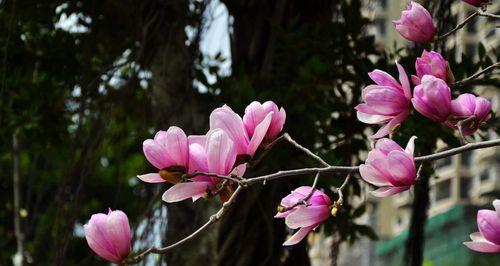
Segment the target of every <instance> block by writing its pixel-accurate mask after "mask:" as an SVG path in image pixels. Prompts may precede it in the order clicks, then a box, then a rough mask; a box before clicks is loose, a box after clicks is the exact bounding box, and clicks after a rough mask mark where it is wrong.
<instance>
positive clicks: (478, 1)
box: [462, 0, 490, 7]
mask: <svg viewBox="0 0 500 266" xmlns="http://www.w3.org/2000/svg"><path fill="white" fill-rule="evenodd" d="M462 1H464V2H466V3H467V4H469V5H473V6H476V7H480V6H482V5H484V4H486V3H488V2H489V1H490V0H462Z"/></svg>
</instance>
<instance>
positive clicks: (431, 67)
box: [411, 50, 453, 86]
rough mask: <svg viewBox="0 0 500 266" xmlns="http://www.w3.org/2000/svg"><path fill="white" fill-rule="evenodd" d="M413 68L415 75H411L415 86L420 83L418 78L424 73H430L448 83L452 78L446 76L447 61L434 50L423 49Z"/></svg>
mask: <svg viewBox="0 0 500 266" xmlns="http://www.w3.org/2000/svg"><path fill="white" fill-rule="evenodd" d="M415 69H416V71H417V75H416V76H415V75H413V76H412V77H411V78H412V81H413V85H415V86H417V85H419V84H420V79H421V78H422V77H423V76H424V75H432V76H434V77H436V78H439V79H442V80H444V81H447V82H448V83H450V81H451V80H453V77H448V62H446V60H444V58H443V57H442V56H441V54H439V53H436V52H434V51H430V52H427V51H426V50H424V52H423V53H422V56H421V57H419V58H417V60H416V61H415ZM451 82H452V81H451Z"/></svg>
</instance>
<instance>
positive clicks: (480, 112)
mask: <svg viewBox="0 0 500 266" xmlns="http://www.w3.org/2000/svg"><path fill="white" fill-rule="evenodd" d="M490 112H491V102H490V101H488V100H486V99H485V98H483V97H476V109H475V110H474V114H475V115H476V117H477V118H478V119H479V120H481V121H485V120H488V119H487V118H486V117H487V116H488V114H489V113H490Z"/></svg>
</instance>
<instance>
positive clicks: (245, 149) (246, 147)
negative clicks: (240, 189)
mask: <svg viewBox="0 0 500 266" xmlns="http://www.w3.org/2000/svg"><path fill="white" fill-rule="evenodd" d="M272 118H273V113H268V114H266V116H265V117H264V119H263V120H262V121H261V122H260V123H259V124H258V125H257V126H256V127H255V130H254V131H253V134H252V137H251V138H250V137H249V135H248V133H247V131H246V129H245V126H244V124H243V120H242V119H241V117H240V116H239V115H238V114H237V113H235V112H234V111H233V110H232V109H231V108H229V106H227V105H224V106H223V107H220V108H217V109H215V110H214V111H212V113H211V114H210V129H211V130H212V129H216V128H220V129H222V130H224V131H225V132H226V133H227V134H228V135H229V138H231V140H232V141H233V143H234V147H235V149H236V154H237V155H238V156H239V158H238V162H246V161H249V160H250V159H251V158H252V157H253V155H254V154H255V151H257V148H258V147H259V146H260V144H261V143H262V141H263V140H264V137H265V136H266V133H267V131H268V129H269V127H270V125H271V121H272Z"/></svg>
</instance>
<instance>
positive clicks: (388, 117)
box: [355, 1, 491, 139]
mask: <svg viewBox="0 0 500 266" xmlns="http://www.w3.org/2000/svg"><path fill="white" fill-rule="evenodd" d="M467 2H468V3H470V4H473V5H476V6H480V5H482V4H485V3H486V2H487V1H467ZM394 25H395V28H396V30H397V31H398V32H399V33H400V34H401V35H402V36H403V37H405V38H406V39H408V40H410V41H413V42H416V43H422V42H429V41H431V40H432V39H434V37H435V36H436V28H435V27H434V23H433V21H432V17H431V15H430V14H429V12H428V11H427V10H426V9H425V8H424V7H422V6H421V5H419V4H418V3H415V2H411V3H410V4H409V5H408V10H405V11H403V13H402V15H401V18H400V19H399V20H395V21H394ZM396 66H397V68H398V72H399V82H398V81H397V80H396V79H395V78H393V77H392V76H391V75H389V74H388V73H386V72H384V71H382V70H378V69H377V70H375V71H372V72H370V73H368V75H369V77H370V78H371V79H372V80H373V81H374V82H375V85H369V86H367V87H365V88H364V89H363V92H362V96H361V97H362V99H363V101H364V103H362V104H359V105H358V106H356V107H355V109H356V110H357V117H358V119H359V120H360V121H361V122H364V123H367V124H379V125H383V126H382V127H381V128H380V129H379V130H378V131H377V132H376V133H375V134H374V135H373V136H372V137H371V138H374V139H378V138H382V137H384V136H386V135H388V134H389V133H391V132H392V131H393V130H394V129H395V128H396V127H397V126H398V125H400V124H401V123H403V121H404V120H405V119H406V118H407V117H408V116H409V115H410V106H411V105H413V107H414V108H415V110H416V111H417V112H419V113H420V114H422V115H424V116H426V117H427V118H430V119H432V120H434V121H437V122H440V123H443V124H445V125H446V126H448V127H450V128H453V129H458V130H459V131H460V133H461V134H462V135H463V136H468V135H471V134H473V133H474V132H475V131H476V130H477V129H478V128H479V127H480V126H481V125H482V124H484V123H485V122H486V121H488V120H489V119H490V118H491V114H490V113H491V103H490V102H489V101H488V100H486V99H485V98H483V97H476V96H474V95H472V94H470V93H465V94H462V95H460V96H458V97H457V98H456V99H455V100H452V97H451V89H450V86H452V85H453V83H454V77H453V72H452V71H451V69H450V66H449V64H448V62H447V61H446V60H445V59H444V58H443V56H441V54H439V53H437V52H434V51H430V52H429V51H426V50H424V51H423V53H422V56H421V57H419V58H417V60H416V61H415V70H416V75H412V77H411V80H412V83H413V85H414V88H413V96H412V91H411V86H410V82H409V80H408V76H407V74H406V71H405V69H404V68H403V67H402V66H401V65H400V64H398V63H397V62H396Z"/></svg>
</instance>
